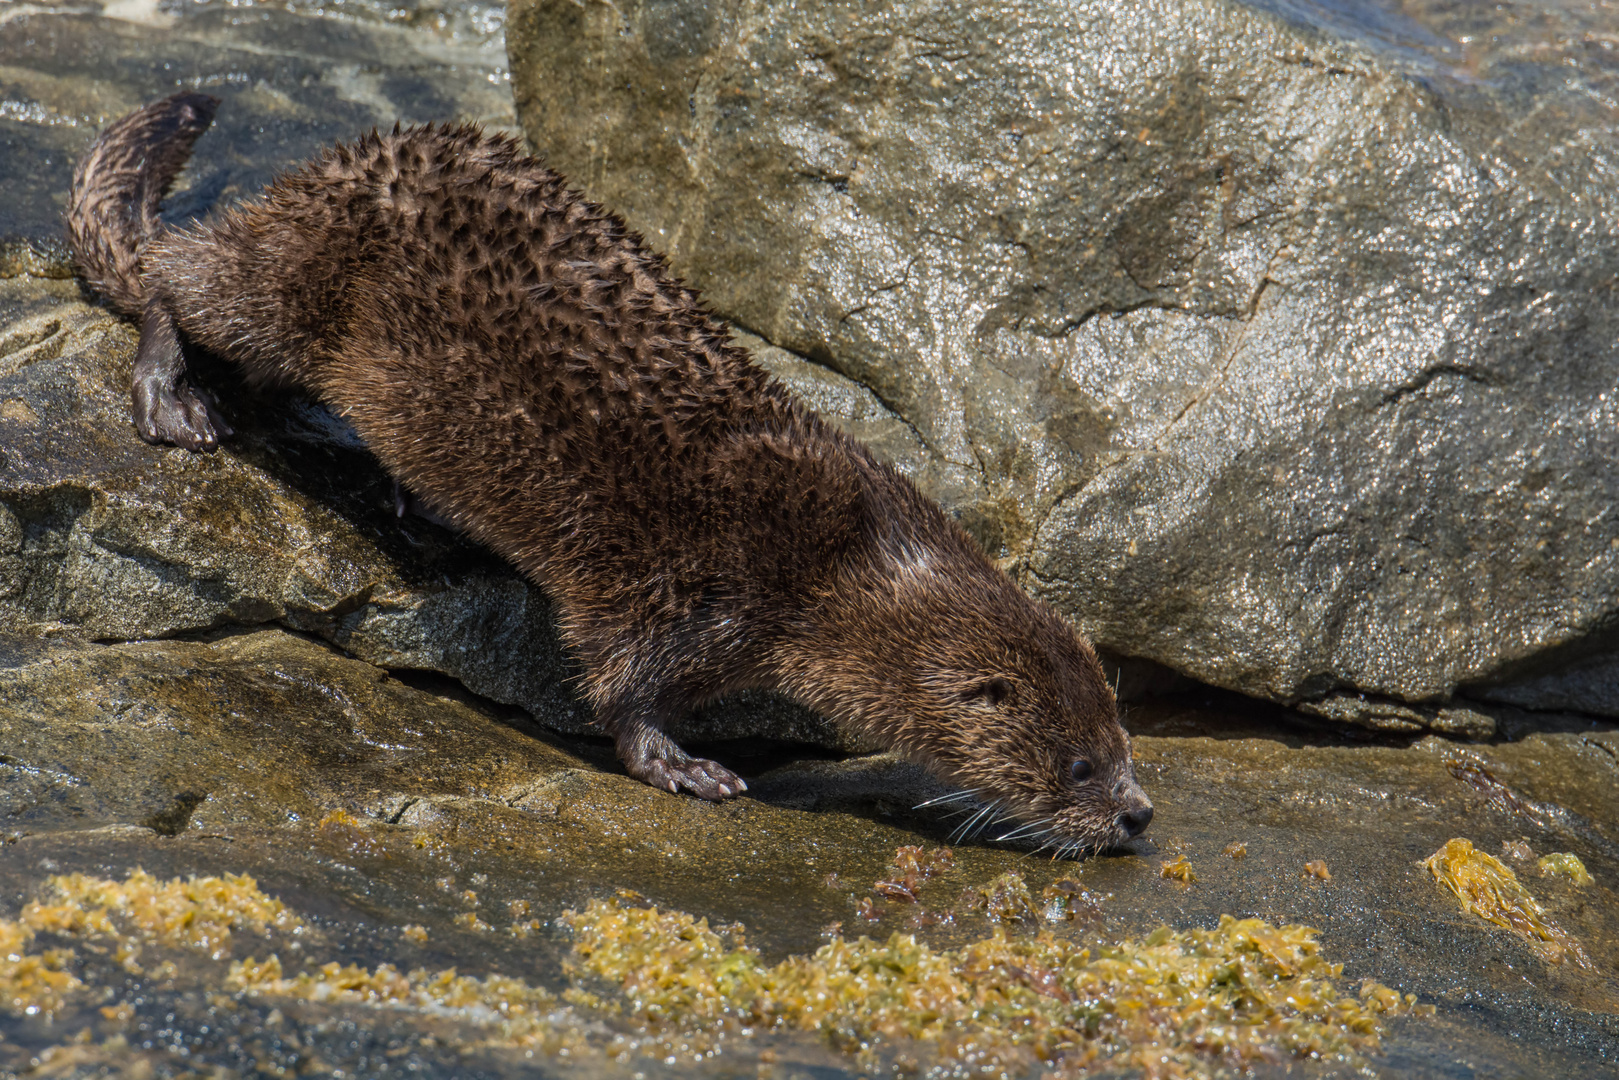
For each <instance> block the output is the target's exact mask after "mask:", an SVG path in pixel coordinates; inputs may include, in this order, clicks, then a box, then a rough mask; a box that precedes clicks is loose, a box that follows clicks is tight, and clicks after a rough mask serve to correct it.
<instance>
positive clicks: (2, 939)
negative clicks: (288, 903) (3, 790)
mask: <svg viewBox="0 0 1619 1080" xmlns="http://www.w3.org/2000/svg"><path fill="white" fill-rule="evenodd" d="M45 892H46V898H45V899H44V900H37V901H34V902H33V903H30V904H29V905H28V906H27V907H25V908H23V911H22V915H21V917H20V918H18V919H17V920H16V921H11V920H0V1007H4V1008H6V1009H7V1010H9V1011H11V1012H13V1013H21V1014H25V1015H34V1014H45V1015H49V1014H51V1013H54V1012H56V1011H57V1010H58V1009H60V1008H61V1006H62V1003H63V1002H64V1001H65V1000H66V998H67V996H68V995H69V994H70V993H72V992H73V991H75V990H77V989H79V988H80V987H81V986H82V985H83V983H82V982H80V980H79V979H78V978H77V977H76V976H74V975H73V974H72V973H71V972H69V971H67V970H65V968H66V967H67V965H68V963H69V962H70V961H71V960H72V959H73V953H72V952H71V951H70V950H63V949H47V950H46V951H44V952H42V953H40V954H38V955H32V954H30V953H28V952H27V949H28V947H29V945H30V944H32V942H33V939H34V936H35V935H36V934H39V933H50V934H58V935H61V936H64V937H75V938H84V939H87V940H108V941H112V942H114V943H115V945H116V948H117V958H118V959H119V960H120V961H122V962H123V963H124V965H125V966H126V967H128V968H130V969H131V970H137V971H138V970H139V964H138V963H137V962H136V957H137V956H138V955H139V953H140V949H141V946H142V945H148V944H151V945H168V946H175V947H185V948H194V949H200V950H202V951H203V952H205V953H207V954H208V955H209V956H210V957H211V958H213V959H216V960H217V959H219V958H221V957H223V956H224V955H225V950H226V948H227V947H228V946H229V943H230V939H231V934H232V932H233V931H234V930H239V929H251V930H254V931H257V932H259V933H263V932H264V931H266V930H268V929H270V928H271V927H275V928H279V929H288V930H294V929H297V928H299V927H301V926H302V923H301V921H300V920H299V919H298V918H297V916H295V915H293V914H292V913H291V912H290V911H288V910H286V908H285V907H284V906H283V905H282V904H281V902H280V901H279V900H275V899H273V898H271V897H268V896H266V895H264V893H262V892H261V891H259V887H258V884H257V883H256V882H255V881H254V880H253V879H252V878H250V877H247V876H246V875H234V874H227V875H225V877H223V878H217V877H201V878H199V877H193V878H189V879H186V880H181V879H179V878H173V879H171V880H168V881H159V880H158V879H157V878H155V877H153V876H152V875H151V874H148V873H146V872H145V871H142V870H138V869H137V870H133V871H131V872H130V874H129V876H128V878H127V879H126V880H124V881H122V882H118V881H111V880H109V879H107V878H98V877H90V876H87V875H84V874H59V875H56V876H54V877H51V878H49V879H48V880H47V881H46V885H45Z"/></svg>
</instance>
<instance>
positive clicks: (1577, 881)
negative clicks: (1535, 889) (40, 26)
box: [1535, 851, 1596, 889]
mask: <svg viewBox="0 0 1619 1080" xmlns="http://www.w3.org/2000/svg"><path fill="white" fill-rule="evenodd" d="M1535 865H1537V866H1539V867H1540V873H1541V876H1542V877H1566V878H1568V879H1569V881H1571V882H1573V883H1574V887H1575V888H1578V889H1583V888H1585V887H1586V886H1587V885H1594V884H1595V883H1596V879H1595V878H1593V877H1592V876H1591V872H1590V871H1589V870H1587V869H1586V868H1585V864H1584V863H1583V862H1581V861H1580V857H1579V856H1578V855H1576V854H1574V853H1573V852H1571V851H1554V852H1552V853H1551V854H1550V855H1542V856H1541V857H1540V860H1539V861H1538V862H1537V863H1536V864H1535Z"/></svg>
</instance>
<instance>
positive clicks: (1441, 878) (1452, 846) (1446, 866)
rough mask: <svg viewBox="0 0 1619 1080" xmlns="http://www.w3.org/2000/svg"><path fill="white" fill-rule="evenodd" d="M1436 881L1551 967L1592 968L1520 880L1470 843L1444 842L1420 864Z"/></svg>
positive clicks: (1579, 949) (1457, 839)
mask: <svg viewBox="0 0 1619 1080" xmlns="http://www.w3.org/2000/svg"><path fill="white" fill-rule="evenodd" d="M1422 865H1423V866H1424V867H1426V868H1427V870H1428V872H1429V873H1430V874H1432V875H1433V876H1434V880H1435V881H1437V882H1439V883H1440V884H1441V885H1443V886H1444V887H1445V888H1447V889H1449V890H1450V891H1451V892H1453V893H1455V894H1456V898H1457V899H1458V900H1460V901H1461V902H1462V910H1463V911H1467V912H1470V913H1471V914H1474V915H1477V916H1478V917H1479V918H1481V919H1483V920H1484V921H1485V922H1488V923H1493V924H1494V925H1496V926H1499V927H1502V928H1504V929H1507V930H1511V931H1513V932H1514V933H1516V934H1518V935H1519V936H1521V937H1522V938H1523V939H1524V940H1525V941H1526V942H1527V943H1528V945H1529V949H1530V951H1531V952H1533V953H1534V954H1535V955H1536V956H1538V957H1540V958H1541V959H1542V960H1545V961H1546V962H1547V963H1549V964H1560V963H1562V962H1563V961H1564V960H1565V959H1570V960H1573V961H1574V962H1575V963H1576V964H1578V965H1579V966H1581V967H1586V968H1588V967H1590V966H1591V959H1590V957H1589V956H1587V955H1586V953H1585V950H1584V949H1583V948H1581V947H1580V943H1579V942H1578V941H1576V940H1575V939H1574V938H1573V937H1572V936H1570V934H1569V933H1568V931H1566V930H1564V929H1563V928H1562V927H1560V926H1558V925H1557V924H1556V923H1555V922H1553V921H1552V920H1551V919H1549V918H1547V917H1546V912H1545V910H1544V909H1543V908H1541V906H1540V904H1539V903H1537V902H1536V901H1535V898H1534V897H1533V896H1531V895H1530V894H1529V890H1528V889H1525V888H1524V887H1523V886H1522V885H1520V884H1519V883H1518V877H1517V875H1516V874H1514V873H1513V872H1512V871H1511V870H1510V869H1509V868H1508V867H1507V866H1506V865H1505V864H1503V863H1502V862H1501V860H1500V859H1497V858H1496V857H1495V856H1493V855H1490V854H1487V853H1485V852H1482V851H1479V850H1478V849H1477V848H1475V847H1473V842H1472V841H1471V840H1467V839H1463V838H1460V837H1458V838H1456V839H1454V840H1447V841H1446V842H1445V846H1444V847H1442V848H1440V849H1439V850H1438V851H1436V852H1434V853H1433V854H1432V855H1430V856H1428V857H1427V858H1426V859H1424V860H1423V862H1422Z"/></svg>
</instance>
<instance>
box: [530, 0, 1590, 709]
mask: <svg viewBox="0 0 1619 1080" xmlns="http://www.w3.org/2000/svg"><path fill="white" fill-rule="evenodd" d="M1269 7H1270V8H1272V9H1273V10H1275V11H1277V12H1280V13H1281V16H1277V15H1272V14H1268V13H1267V12H1265V11H1263V10H1259V9H1257V8H1255V7H1250V6H1245V5H1244V4H1241V3H1237V2H1234V0H1204V2H1199V3H1193V4H1182V3H1156V2H1132V3H1127V4H1122V5H1121V4H1118V3H1111V2H1108V3H1081V4H1066V3H1065V4H1049V3H1045V2H1043V0H1028V2H1017V3H1007V4H993V5H988V4H961V5H946V6H943V7H941V6H938V5H931V4H905V3H881V4H856V5H850V4H845V3H829V4H821V3H814V2H802V0H781V2H779V3H769V4H765V5H763V6H759V5H744V4H735V3H721V4H711V3H706V2H696V0H693V2H690V3H686V2H671V3H665V2H658V3H652V2H645V3H642V2H638V0H631V2H629V3H624V4H615V5H583V6H581V5H575V4H569V3H553V2H551V0H518V2H516V3H514V4H513V6H512V10H511V15H510V18H509V25H508V44H509V47H510V51H511V55H512V56H513V58H514V60H513V74H514V87H515V91H516V97H517V102H518V110H519V114H520V117H521V119H522V121H523V123H524V126H525V130H526V131H527V132H528V134H529V137H530V138H531V139H532V140H533V141H534V143H535V144H536V145H538V146H540V147H542V148H543V149H544V151H545V152H546V153H547V154H548V155H549V156H550V158H551V160H552V161H553V162H554V163H555V164H556V165H557V166H558V167H559V168H560V169H562V170H563V171H564V172H566V173H568V174H570V175H571V176H573V177H575V178H576V179H577V180H578V181H579V182H581V183H582V184H583V186H584V187H585V188H586V189H587V190H588V191H589V192H591V193H592V194H593V195H595V196H597V197H598V198H600V199H601V200H603V201H604V202H606V203H608V204H609V205H613V206H615V207H618V208H619V209H621V210H622V211H624V212H625V213H626V215H627V217H628V218H629V220H630V221H631V223H632V224H633V225H635V226H636V227H638V228H640V229H642V230H644V231H645V233H646V234H647V236H648V237H649V238H651V240H652V242H653V243H654V244H655V245H657V246H658V247H660V248H662V249H664V250H666V251H668V252H669V253H670V255H671V256H672V259H673V262H674V265H675V266H676V267H677V268H678V269H679V270H681V271H682V272H684V273H686V274H687V275H689V276H690V277H691V278H692V279H693V280H694V281H695V282H696V283H697V284H698V285H700V286H701V287H703V288H704V289H705V291H706V295H707V297H708V298H709V300H710V301H711V302H712V303H713V304H714V305H715V306H716V308H717V309H718V310H719V311H720V312H722V313H723V314H725V315H726V316H727V317H729V318H732V319H734V320H736V321H737V322H738V323H739V324H741V325H743V326H745V327H747V328H748V329H750V330H751V331H753V332H755V333H757V334H759V335H761V336H762V337H764V338H765V339H767V340H769V341H770V342H772V343H774V344H776V345H778V346H780V347H783V348H785V349H788V350H791V351H792V352H795V353H797V354H799V355H801V356H803V357H806V358H808V359H810V360H813V361H814V362H815V363H818V364H822V365H825V366H828V367H830V368H832V369H834V370H836V371H839V372H841V373H843V374H845V375H848V376H849V377H851V378H853V379H855V380H856V381H858V382H859V383H861V384H862V385H863V386H865V387H867V388H868V389H870V390H871V391H872V393H873V394H874V395H875V396H876V397H877V398H878V399H879V400H880V401H881V402H883V403H884V405H885V406H887V407H888V408H889V409H891V410H892V411H893V412H894V413H896V414H897V415H898V416H899V417H900V418H902V419H903V420H904V421H905V422H906V423H907V424H908V425H909V426H910V428H911V429H913V431H914V433H915V436H916V438H917V439H918V440H919V442H920V445H919V446H918V447H916V449H915V450H914V452H912V453H909V454H907V455H906V456H905V457H904V458H903V459H902V464H903V466H904V467H905V468H907V469H909V470H911V471H912V472H913V473H914V474H915V475H917V477H918V479H919V480H920V481H921V482H922V483H923V485H924V486H925V487H926V488H927V489H928V490H929V491H930V492H932V493H934V494H935V495H937V496H938V497H939V498H940V499H941V500H942V501H944V502H945V503H946V504H948V505H950V506H951V507H952V508H953V509H954V510H955V511H956V512H957V513H958V514H959V515H960V517H961V520H962V521H963V523H964V524H966V525H967V526H968V527H969V528H970V529H972V531H974V532H975V533H976V534H977V535H978V536H979V538H980V539H981V540H982V541H983V542H984V543H985V544H986V546H988V547H989V548H990V549H991V550H992V551H994V552H996V553H998V554H999V555H1001V556H1002V557H1004V558H1005V559H1006V560H1008V562H1009V563H1010V564H1011V565H1012V566H1013V567H1014V568H1015V569H1016V570H1017V572H1018V573H1019V574H1020V575H1021V580H1022V581H1023V582H1024V583H1025V584H1026V585H1027V586H1028V587H1029V588H1030V589H1031V590H1032V591H1035V592H1037V593H1039V594H1041V595H1043V596H1045V597H1047V598H1049V599H1051V600H1052V601H1053V602H1054V603H1056V604H1057V605H1058V606H1059V607H1061V608H1062V609H1063V610H1065V611H1067V612H1069V613H1071V614H1072V615H1073V616H1074V617H1075V618H1076V619H1078V620H1079V621H1080V622H1081V623H1083V624H1084V625H1085V626H1086V627H1087V628H1088V629H1089V630H1090V631H1091V633H1092V634H1093V636H1094V637H1095V639H1096V640H1097V642H1098V643H1099V644H1100V645H1102V646H1104V647H1106V648H1107V649H1109V650H1112V651H1113V652H1115V653H1118V654H1122V655H1125V656H1131V657H1139V658H1144V659H1148V660H1152V661H1155V662H1158V663H1160V664H1162V665H1166V666H1168V667H1169V668H1172V669H1174V670H1175V671H1178V672H1180V673H1182V674H1184V675H1189V676H1192V677H1194V678H1196V679H1199V680H1201V681H1204V682H1207V683H1213V684H1216V685H1219V686H1224V687H1230V688H1234V689H1237V690H1240V691H1242V692H1244V693H1248V694H1252V695H1256V696H1263V697H1268V698H1271V699H1274V700H1278V701H1284V702H1289V703H1293V702H1300V701H1304V702H1315V703H1319V704H1320V706H1321V709H1320V710H1319V711H1320V712H1321V714H1322V715H1325V716H1328V717H1330V718H1334V719H1339V720H1343V719H1347V720H1349V721H1352V722H1358V723H1363V724H1366V725H1369V726H1373V727H1382V728H1386V729H1392V730H1399V729H1402V728H1409V727H1410V726H1413V725H1414V726H1416V727H1419V728H1420V727H1431V728H1433V729H1435V730H1446V731H1452V732H1455V731H1460V730H1469V729H1473V730H1482V729H1483V727H1485V726H1487V720H1486V721H1482V722H1481V721H1478V720H1472V719H1469V718H1466V717H1463V718H1460V719H1457V718H1454V717H1450V718H1447V717H1443V716H1440V715H1439V714H1438V711H1437V710H1438V707H1440V706H1443V705H1445V704H1446V703H1447V702H1448V701H1449V700H1450V699H1452V698H1453V697H1456V696H1457V695H1458V694H1463V695H1465V696H1471V697H1474V698H1488V699H1492V700H1499V701H1504V702H1509V703H1512V704H1514V705H1517V706H1520V707H1527V708H1532V709H1550V710H1562V709H1574V710H1578V711H1585V712H1590V713H1596V714H1600V715H1613V714H1614V712H1615V710H1616V709H1619V697H1615V695H1614V694H1613V692H1612V689H1613V665H1614V660H1613V656H1614V652H1613V640H1612V637H1611V632H1610V631H1609V630H1607V629H1605V628H1606V627H1607V626H1608V625H1609V623H1610V622H1611V620H1612V618H1613V612H1614V607H1613V604H1614V599H1613V598H1614V596H1615V595H1619V590H1616V589H1615V583H1616V575H1619V548H1616V547H1615V541H1614V536H1615V535H1616V532H1619V523H1616V522H1615V520H1614V518H1613V509H1612V507H1613V505H1614V495H1615V492H1616V489H1619V474H1616V472H1615V466H1614V462H1615V460H1619V458H1616V456H1615V450H1616V446H1615V442H1614V440H1615V431H1616V425H1615V420H1616V416H1615V411H1614V410H1615V408H1616V405H1615V400H1614V397H1613V393H1612V387H1613V385H1614V382H1615V375H1616V354H1615V351H1614V348H1613V341H1614V339H1615V330H1616V329H1619V319H1616V313H1619V303H1616V299H1615V295H1614V292H1613V289H1612V282H1613V281H1614V280H1615V272H1616V269H1619V243H1616V240H1619V237H1616V236H1615V220H1616V219H1615V212H1616V210H1619V203H1616V200H1615V195H1614V191H1615V187H1614V185H1613V182H1612V180H1613V177H1614V175H1615V172H1616V165H1619V156H1616V145H1619V144H1616V143H1615V142H1614V139H1613V131H1614V130H1615V124H1614V120H1615V116H1614V113H1613V108H1612V104H1611V102H1612V95H1611V85H1612V84H1613V81H1614V76H1615V71H1616V63H1615V61H1614V59H1613V56H1612V53H1611V50H1610V49H1609V48H1608V45H1607V44H1606V42H1608V41H1609V40H1610V38H1611V36H1612V34H1613V32H1614V31H1615V29H1619V27H1616V26H1615V24H1614V23H1613V21H1612V18H1613V17H1612V14H1611V12H1608V11H1607V10H1606V9H1603V8H1592V7H1589V6H1581V5H1572V4H1570V5H1534V6H1533V7H1531V6H1529V5H1511V4H1509V5H1505V6H1485V5H1460V6H1458V5H1426V4H1421V3H1413V4H1405V5H1390V6H1386V7H1384V6H1375V5H1355V6H1354V7H1353V8H1349V7H1344V6H1340V5H1314V4H1277V5H1269ZM1413 706H1415V708H1413ZM1469 707H1470V708H1475V709H1476V708H1477V706H1476V705H1473V706H1469ZM1402 709H1403V710H1404V712H1402V711H1401V710H1402ZM1485 711H1486V712H1487V711H1488V710H1485ZM1481 715H1483V714H1481Z"/></svg>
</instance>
